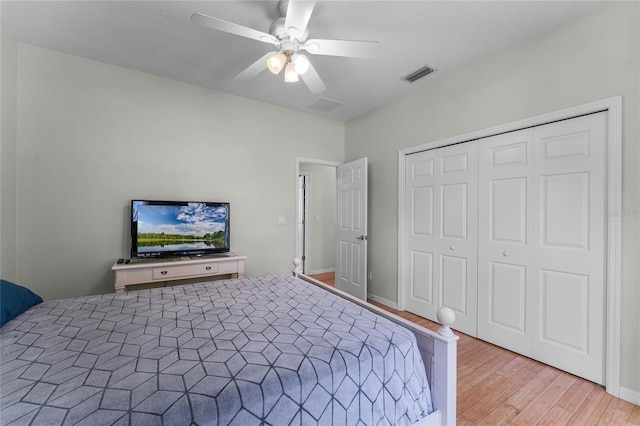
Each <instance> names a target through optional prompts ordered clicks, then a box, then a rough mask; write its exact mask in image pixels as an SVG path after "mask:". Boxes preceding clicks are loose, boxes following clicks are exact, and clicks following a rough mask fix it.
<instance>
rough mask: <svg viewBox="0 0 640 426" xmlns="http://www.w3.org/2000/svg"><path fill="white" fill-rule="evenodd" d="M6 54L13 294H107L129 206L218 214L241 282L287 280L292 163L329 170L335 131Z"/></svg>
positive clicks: (98, 66) (313, 121)
mask: <svg viewBox="0 0 640 426" xmlns="http://www.w3.org/2000/svg"><path fill="white" fill-rule="evenodd" d="M17 51H18V60H17V69H18V95H17V96H18V125H17V128H18V135H19V136H18V142H17V145H18V153H17V277H16V278H17V281H18V283H20V284H22V285H25V286H28V287H30V288H31V289H32V290H34V291H35V292H36V293H38V294H40V295H41V296H42V297H43V298H45V299H52V298H62V297H71V296H81V295H89V294H98V293H105V292H112V291H113V279H114V276H113V272H112V271H111V270H110V267H111V264H112V263H113V262H114V260H115V259H117V258H119V257H127V254H128V250H129V247H128V232H129V203H130V200H131V199H139V198H142V199H168V200H174V199H177V200H202V201H228V202H230V203H231V243H232V250H233V251H237V252H240V253H241V254H244V255H247V256H248V257H249V258H248V261H247V265H246V274H247V275H248V276H253V275H259V274H268V273H288V272H289V271H290V270H291V268H292V259H293V257H294V256H295V211H296V209H295V192H296V182H295V170H296V156H302V157H311V158H318V159H325V160H330V161H342V160H343V156H344V124H343V123H341V122H337V121H334V120H329V119H324V118H320V117H317V116H313V115H309V114H304V113H300V112H295V111H292V110H287V109H284V108H280V107H275V106H271V105H267V104H265V103H261V102H257V101H252V100H249V99H245V98H240V97H236V96H232V95H229V94H225V93H221V92H216V91H213V90H209V89H205V88H202V87H198V86H194V85H189V84H184V83H179V82H176V81H172V80H168V79H164V78H160V77H157V76H153V75H149V74H144V73H140V72H136V71H132V70H128V69H124V68H120V67H116V66H111V65H106V64H104V63H100V62H96V61H91V60H87V59H83V58H79V57H74V56H70V55H65V54H61V53H57V52H53V51H50V50H45V49H41V48H38V47H34V46H31V45H26V44H22V43H18V49H17ZM298 135H305V136H304V137H302V138H301V137H299V136H298ZM280 215H282V216H286V218H287V224H286V225H277V216H280Z"/></svg>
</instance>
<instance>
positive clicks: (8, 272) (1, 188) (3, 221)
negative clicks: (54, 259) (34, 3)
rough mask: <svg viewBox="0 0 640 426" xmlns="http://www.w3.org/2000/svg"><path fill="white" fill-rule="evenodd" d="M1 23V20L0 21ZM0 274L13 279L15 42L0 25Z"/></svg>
mask: <svg viewBox="0 0 640 426" xmlns="http://www.w3.org/2000/svg"><path fill="white" fill-rule="evenodd" d="M0 25H1V24H0ZM0 37H1V40H0V41H1V47H0V94H1V98H0V141H1V142H0V194H1V195H2V199H1V200H0V277H2V278H4V279H6V280H10V281H13V280H15V279H16V178H17V168H16V153H17V109H18V100H17V69H16V58H17V56H16V55H17V49H16V42H15V40H13V38H12V37H11V36H10V35H8V34H7V33H5V32H4V31H2V30H1V29H0Z"/></svg>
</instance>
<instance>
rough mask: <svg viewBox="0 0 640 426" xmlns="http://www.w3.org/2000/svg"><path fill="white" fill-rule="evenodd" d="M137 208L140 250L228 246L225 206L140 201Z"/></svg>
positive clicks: (174, 249) (150, 251) (152, 250)
mask: <svg viewBox="0 0 640 426" xmlns="http://www.w3.org/2000/svg"><path fill="white" fill-rule="evenodd" d="M135 209H136V211H135V213H136V216H137V230H138V238H137V243H138V244H137V245H138V253H140V254H144V253H154V252H162V251H192V250H201V249H202V250H204V249H207V248H212V247H214V248H223V247H225V244H226V238H227V235H226V232H227V230H226V229H225V223H226V219H227V214H228V210H227V208H226V207H224V206H208V205H207V204H205V203H188V204H187V205H182V206H177V205H176V206H172V205H154V204H139V205H137V206H135Z"/></svg>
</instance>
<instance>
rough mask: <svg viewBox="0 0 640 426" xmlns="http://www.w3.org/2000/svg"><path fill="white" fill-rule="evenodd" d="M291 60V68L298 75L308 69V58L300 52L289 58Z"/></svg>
mask: <svg viewBox="0 0 640 426" xmlns="http://www.w3.org/2000/svg"><path fill="white" fill-rule="evenodd" d="M291 62H292V63H293V68H294V69H295V70H296V72H297V73H298V74H299V75H302V74H304V73H306V72H307V71H308V70H309V58H307V56H306V55H303V54H302V53H296V54H294V55H293V56H292V58H291Z"/></svg>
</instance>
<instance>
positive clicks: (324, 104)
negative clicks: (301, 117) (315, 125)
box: [309, 98, 343, 112]
mask: <svg viewBox="0 0 640 426" xmlns="http://www.w3.org/2000/svg"><path fill="white" fill-rule="evenodd" d="M342 105H343V103H342V102H338V101H332V100H331V99H327V98H322V99H320V100H319V101H318V102H316V103H314V104H312V105H310V106H309V108H313V109H317V110H320V111H324V112H329V111H333V110H334V109H336V108H338V107H339V106H342Z"/></svg>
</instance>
